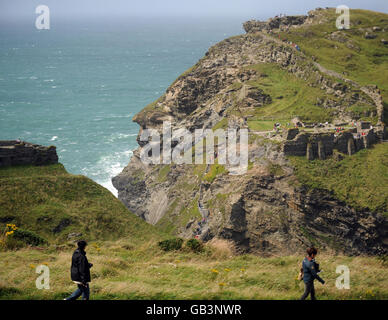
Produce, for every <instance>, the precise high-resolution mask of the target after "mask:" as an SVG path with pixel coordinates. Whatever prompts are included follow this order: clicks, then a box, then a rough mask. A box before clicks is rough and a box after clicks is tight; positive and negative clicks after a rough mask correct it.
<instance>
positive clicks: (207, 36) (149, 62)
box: [0, 17, 244, 196]
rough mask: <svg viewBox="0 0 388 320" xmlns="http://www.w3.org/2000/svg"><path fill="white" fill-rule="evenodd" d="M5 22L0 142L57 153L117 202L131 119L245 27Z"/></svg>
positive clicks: (152, 21)
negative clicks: (117, 178)
mask: <svg viewBox="0 0 388 320" xmlns="http://www.w3.org/2000/svg"><path fill="white" fill-rule="evenodd" d="M33 18H34V17H31V19H30V20H29V19H26V20H22V21H20V20H18V21H11V22H7V23H5V22H3V23H2V22H0V140H8V139H21V140H25V141H28V142H32V143H37V144H42V145H55V146H56V147H57V152H58V156H59V161H60V162H61V163H62V164H64V166H65V167H66V169H67V171H68V172H70V173H72V174H82V175H85V176H87V177H89V178H91V179H93V180H94V181H96V182H97V183H99V184H101V185H102V186H104V187H105V188H107V189H109V190H110V191H111V192H112V193H113V194H114V195H116V196H117V191H116V190H115V188H114V187H113V185H112V183H111V178H112V177H113V176H115V175H117V174H119V173H120V172H121V171H122V169H123V168H124V167H125V166H126V165H127V164H128V162H129V161H130V158H131V155H132V153H133V150H134V149H136V147H137V143H136V136H137V133H138V130H139V127H138V125H137V124H136V123H134V122H132V117H133V116H134V115H135V114H136V113H137V112H139V111H140V110H141V109H143V108H144V107H145V106H146V105H147V104H149V103H151V102H153V101H154V100H156V99H157V98H158V97H160V96H161V95H162V94H163V93H164V92H165V90H166V89H167V87H168V86H169V85H170V84H171V83H172V82H173V81H174V80H175V79H176V78H177V77H178V76H179V75H180V74H181V73H183V72H184V71H185V70H187V69H188V68H190V67H191V66H192V65H194V64H195V63H196V62H197V61H198V60H199V59H200V58H201V57H203V56H204V54H205V53H206V51H207V50H208V49H209V47H210V46H212V45H214V44H215V43H217V42H219V41H221V40H223V39H225V38H227V37H230V36H233V35H238V34H241V33H243V29H242V23H243V22H244V20H243V19H238V18H236V19H231V18H227V19H226V18H225V19H222V18H216V19H215V18H140V17H133V18H128V19H126V18H120V19H95V20H94V19H89V20H83V19H79V20H72V19H62V20H60V21H56V20H53V19H51V21H50V29H49V30H37V29H36V28H35V24H34V22H35V21H34V19H33Z"/></svg>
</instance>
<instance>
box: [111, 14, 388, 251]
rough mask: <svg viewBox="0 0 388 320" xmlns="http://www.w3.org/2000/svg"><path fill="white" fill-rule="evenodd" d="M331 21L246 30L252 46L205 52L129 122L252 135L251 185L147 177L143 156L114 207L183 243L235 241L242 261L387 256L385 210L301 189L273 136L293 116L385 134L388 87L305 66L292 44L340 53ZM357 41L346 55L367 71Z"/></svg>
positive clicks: (302, 53) (189, 173)
mask: <svg viewBox="0 0 388 320" xmlns="http://www.w3.org/2000/svg"><path fill="white" fill-rule="evenodd" d="M355 13H356V14H357V16H361V17H362V19H361V18H360V19H361V20H360V21H361V23H359V24H357V26H356V27H355V26H353V25H352V27H353V29H354V28H357V30H358V31H359V32H362V30H364V29H363V28H370V26H368V27H366V26H365V25H364V24H365V23H364V22H363V19H364V20H365V19H367V20H368V21H373V23H374V24H376V27H378V28H379V31H378V32H380V33H381V34H383V35H385V36H386V35H387V34H386V30H387V21H388V20H387V19H388V16H387V15H385V14H377V13H372V12H368V11H361V10H357V11H355ZM335 17H336V16H335V10H334V9H329V10H316V11H312V12H310V13H309V15H308V16H302V17H293V18H290V17H287V18H283V19H282V20H279V19H272V20H269V21H267V22H253V21H251V22H248V23H246V24H244V27H245V29H246V31H247V34H245V35H241V36H236V37H232V38H229V39H226V40H224V41H222V42H220V43H218V44H217V45H215V46H213V47H212V48H210V49H209V51H208V52H207V53H206V55H205V57H203V58H202V59H201V60H200V61H199V62H198V63H197V64H196V65H195V66H194V67H193V68H191V69H190V70H188V71H186V72H185V73H184V74H183V75H182V76H180V77H179V78H178V79H177V80H176V81H175V82H174V83H173V84H172V85H171V86H170V87H169V88H168V89H167V91H166V93H165V94H164V95H163V96H162V97H161V98H159V99H158V100H157V101H156V102H154V103H153V104H151V105H149V106H147V107H146V108H145V109H144V110H142V111H141V112H140V113H139V114H137V115H136V116H135V117H134V121H136V122H137V123H138V124H139V125H140V132H139V137H140V135H141V133H142V132H143V130H145V129H149V128H152V129H157V130H159V131H160V132H161V130H162V124H163V121H170V122H171V123H172V127H173V129H174V128H175V129H177V128H182V127H185V128H187V129H188V130H190V131H191V132H192V131H193V130H194V129H213V130H215V129H219V128H224V129H225V128H248V129H249V165H248V172H247V173H246V174H243V175H231V174H228V172H229V171H232V168H231V167H230V166H228V165H226V166H223V165H219V164H210V165H206V164H202V165H176V164H171V165H146V164H144V163H143V162H142V161H141V160H140V149H138V150H137V151H136V152H135V153H134V156H133V157H132V159H131V162H130V163H129V165H128V166H127V167H126V168H125V169H124V170H123V172H122V173H121V174H119V175H118V176H117V177H115V178H113V184H114V186H115V187H116V188H117V189H118V191H119V199H120V200H121V201H122V202H123V203H124V204H125V205H126V206H127V207H128V208H129V209H130V210H131V211H133V212H135V213H136V214H137V215H138V216H140V217H142V218H143V219H145V220H146V221H148V222H150V223H152V224H155V225H156V226H158V227H160V228H161V229H162V230H164V231H167V232H170V233H172V234H177V235H181V236H184V237H193V236H194V235H198V236H199V237H200V238H202V239H203V240H205V241H206V240H209V239H211V238H213V237H222V238H226V239H231V240H233V241H234V242H235V243H236V245H237V247H238V248H239V250H240V251H241V252H248V251H250V252H258V253H265V254H275V253H291V252H295V251H300V250H302V249H303V248H304V247H305V246H307V245H309V244H311V243H314V244H317V245H319V246H320V247H323V248H326V249H331V250H335V251H341V252H346V253H350V254H359V253H371V254H381V253H386V251H387V245H388V236H387V231H388V224H387V219H386V215H385V214H384V213H385V209H381V208H378V209H376V208H373V209H369V208H370V207H371V206H368V202H367V201H366V205H365V206H361V207H355V206H352V205H350V204H349V203H347V198H346V196H345V197H343V199H342V200H339V199H340V198H339V197H338V196H336V193H335V192H333V190H330V189H329V188H320V187H319V186H318V187H312V186H311V184H310V185H309V184H306V183H301V182H300V180H301V179H298V176H297V175H296V174H295V168H296V167H295V166H297V164H295V162H294V163H291V162H290V161H289V159H288V158H287V157H286V156H285V155H284V154H283V152H282V151H281V150H282V148H281V140H282V139H281V137H279V136H278V135H277V136H276V135H275V136H274V134H272V133H269V134H268V131H270V130H271V127H272V126H273V123H274V122H280V123H287V122H290V121H291V119H292V118H294V117H296V116H297V117H298V118H299V119H300V120H301V121H304V122H326V121H327V122H330V123H344V122H352V121H355V120H368V121H371V122H372V124H373V125H374V126H376V127H377V128H378V130H385V129H384V120H385V119H384V105H386V102H385V100H384V97H385V86H386V85H387V84H386V82H384V81H381V80H380V78H379V79H378V81H376V82H373V81H371V82H369V81H368V82H367V81H364V80H365V79H368V77H367V76H365V75H364V76H365V77H361V76H360V74H359V73H354V74H353V73H351V72H348V73H347V74H344V73H341V72H340V70H337V69H336V65H335V63H332V64H330V65H327V64H326V63H325V61H324V60H323V61H320V59H319V57H317V56H313V55H312V54H310V53H309V50H308V44H305V46H300V47H301V50H299V46H298V47H296V45H297V43H295V40H294V42H293V41H291V40H289V39H291V38H297V35H299V34H300V33H303V32H304V33H305V34H307V35H309V36H310V37H311V38H312V39H314V40H316V39H317V38H320V37H323V35H322V34H318V33H314V32H316V31H315V28H316V27H317V26H318V28H319V30H322V32H325V33H326V34H325V41H332V42H333V43H335V42H336V41H338V40H337V38H338V37H339V36H341V35H342V34H339V33H338V30H337V29H335V24H334V21H335ZM332 25H333V26H332ZM353 29H351V31H343V32H344V35H345V36H346V37H349V39H348V40H349V43H350V44H352V45H353V47H354V48H353V49H349V50H355V52H357V53H354V55H356V54H357V57H358V59H360V61H362V60H363V59H364V60H368V59H370V56H369V54H370V52H369V51H367V50H363V48H364V42H365V41H369V40H368V39H364V38H362V39H361V38H360V37H359V34H358V33H357V35H356V36H354V37H353V33H354V30H353ZM360 29H362V30H361V31H360ZM323 30H325V31H323ZM310 33H313V35H311V34H310ZM380 33H379V37H382V35H381V34H380ZM333 37H334V40H327V38H329V39H331V38H333ZM379 40H380V39H374V40H373V41H375V42H376V43H374V44H373V46H376V47H377V48H378V50H379V51H378V52H379V55H380V56H379V57H378V58H377V59H379V61H378V63H377V64H376V70H380V71H383V70H385V68H387V66H388V59H387V56H388V49H387V47H386V46H385V44H384V43H383V42H381V41H379ZM349 43H348V44H349ZM357 48H359V49H360V50H359V51H358V49H357ZM329 67H334V68H333V69H330V68H329ZM385 81H386V79H385ZM364 82H366V83H364ZM376 84H378V86H376ZM380 87H382V90H380V89H379V88H380ZM268 129H269V130H268ZM139 137H138V138H139ZM138 142H139V145H140V146H144V144H145V143H144V142H141V141H140V139H138ZM383 147H384V148H387V146H386V145H384V146H383ZM365 151H366V152H372V153H373V152H374V151H373V150H365ZM343 157H344V156H340V157H338V161H341V160H340V159H342V158H343ZM384 165H388V164H386V163H385V164H384ZM385 172H386V171H385ZM379 179H382V180H381V183H382V188H384V185H388V179H387V176H386V175H383V176H382V177H379ZM357 183H363V182H362V181H358V182H357ZM366 187H367V186H366ZM384 190H385V189H382V190H381V193H382V197H383V198H384V199H385V200H384V201H383V202H385V203H386V202H387V199H386V198H387V193H386V192H385V191H384ZM346 192H349V190H347V191H345V193H346ZM362 196H363V195H362V194H361V197H362Z"/></svg>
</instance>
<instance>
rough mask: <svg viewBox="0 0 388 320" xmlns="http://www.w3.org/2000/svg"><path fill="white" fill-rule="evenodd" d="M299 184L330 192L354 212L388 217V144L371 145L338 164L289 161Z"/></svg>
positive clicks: (301, 159)
mask: <svg viewBox="0 0 388 320" xmlns="http://www.w3.org/2000/svg"><path fill="white" fill-rule="evenodd" d="M290 160H291V163H292V164H293V165H294V167H295V168H296V171H295V174H296V176H297V177H298V180H299V182H300V183H302V184H304V185H307V186H308V187H311V188H321V189H326V190H329V191H332V192H333V193H334V195H335V196H336V197H337V198H338V199H340V200H342V201H345V202H346V203H347V204H349V205H351V206H354V207H355V208H369V209H371V210H374V211H379V212H382V213H385V214H386V215H388V144H387V143H381V144H376V145H374V146H373V147H372V148H371V149H364V150H361V151H359V152H357V153H356V154H354V155H352V156H344V159H343V160H341V161H338V160H335V159H334V158H329V159H326V160H318V159H316V160H313V161H308V160H307V159H306V158H304V157H290Z"/></svg>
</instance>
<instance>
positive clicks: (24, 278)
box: [0, 239, 388, 299]
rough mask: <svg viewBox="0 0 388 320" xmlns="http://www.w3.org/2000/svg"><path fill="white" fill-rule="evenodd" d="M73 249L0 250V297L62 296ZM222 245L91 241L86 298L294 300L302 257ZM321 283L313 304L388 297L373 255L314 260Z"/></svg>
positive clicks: (383, 272)
mask: <svg viewBox="0 0 388 320" xmlns="http://www.w3.org/2000/svg"><path fill="white" fill-rule="evenodd" d="M73 246H74V245H70V244H69V245H67V246H66V247H65V248H61V249H60V250H58V248H55V247H48V248H45V249H41V250H37V249H31V248H30V249H21V250H19V251H8V252H1V253H0V299H63V298H64V297H66V296H67V295H69V294H70V293H71V292H72V291H73V290H74V289H75V285H74V284H73V283H72V282H71V281H70V278H69V277H70V275H69V269H70V261H71V254H72V251H73V249H74V248H73ZM228 248H229V246H228V244H227V243H224V242H222V241H220V240H219V241H218V242H213V243H212V244H209V245H207V246H206V248H205V250H204V251H203V252H202V253H193V252H189V251H187V249H186V250H185V249H182V250H181V251H175V252H163V251H161V249H159V248H158V246H157V245H156V243H154V242H146V243H144V244H142V245H133V242H132V241H131V240H128V239H121V240H119V241H116V242H94V243H91V244H90V246H89V247H88V248H87V253H88V258H89V260H90V261H91V262H92V263H94V266H93V268H92V284H91V298H92V299H298V298H299V297H300V295H301V293H302V291H303V283H302V282H300V281H298V280H297V279H296V276H297V274H298V269H299V267H300V263H301V260H302V258H303V257H300V256H298V257H297V256H287V257H271V258H262V257H258V256H253V255H240V256H233V255H232V254H231V252H230V250H229V249H228ZM318 260H319V262H320V264H321V268H322V269H323V270H324V271H323V273H322V277H323V278H324V279H325V281H326V284H325V285H321V284H319V283H317V285H316V291H317V296H318V298H319V299H388V277H387V263H386V262H384V261H383V260H382V259H378V258H376V257H344V256H331V255H328V254H325V253H322V254H321V255H319V256H318ZM40 264H45V265H47V266H48V267H49V268H50V289H49V290H38V289H37V288H36V287H35V280H36V278H37V276H38V275H37V274H36V273H35V268H36V266H38V265H40ZM338 265H346V266H348V267H349V269H350V290H339V289H337V288H336V286H335V281H336V278H337V277H338V276H339V274H336V267H337V266H338Z"/></svg>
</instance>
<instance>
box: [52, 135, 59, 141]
mask: <svg viewBox="0 0 388 320" xmlns="http://www.w3.org/2000/svg"><path fill="white" fill-rule="evenodd" d="M57 139H58V136H53V137H52V138H51V139H50V140H51V141H56V140H57Z"/></svg>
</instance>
